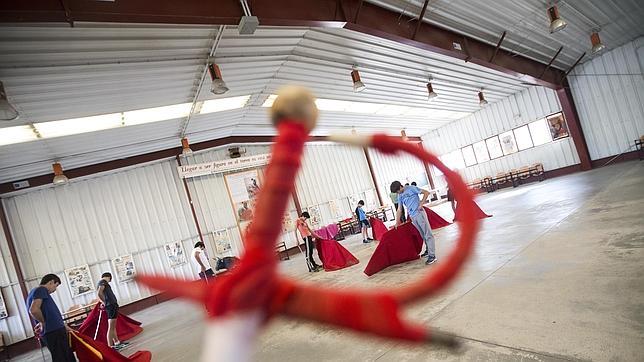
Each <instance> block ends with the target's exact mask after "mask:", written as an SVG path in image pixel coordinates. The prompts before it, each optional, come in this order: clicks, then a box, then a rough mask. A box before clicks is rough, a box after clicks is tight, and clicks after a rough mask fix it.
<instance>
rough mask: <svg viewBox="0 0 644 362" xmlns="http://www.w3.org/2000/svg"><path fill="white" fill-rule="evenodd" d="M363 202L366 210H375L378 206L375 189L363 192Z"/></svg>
mask: <svg viewBox="0 0 644 362" xmlns="http://www.w3.org/2000/svg"><path fill="white" fill-rule="evenodd" d="M364 203H365V209H366V210H375V209H377V208H378V207H379V205H378V201H376V191H375V190H367V191H366V192H365V193H364Z"/></svg>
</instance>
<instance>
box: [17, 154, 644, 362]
mask: <svg viewBox="0 0 644 362" xmlns="http://www.w3.org/2000/svg"><path fill="white" fill-rule="evenodd" d="M478 201H479V204H480V205H481V207H482V208H483V209H484V210H485V211H486V212H488V213H490V214H493V215H494V216H493V217H492V218H488V219H486V220H485V221H484V222H483V228H482V231H481V234H480V236H479V239H478V245H477V249H476V253H475V255H474V257H473V259H472V260H471V261H470V262H469V264H468V266H467V268H466V269H465V270H464V272H463V273H462V274H461V275H460V277H459V278H458V280H457V281H456V282H455V283H454V284H453V285H452V286H451V287H450V288H449V289H448V290H447V291H446V292H444V293H442V294H441V295H440V296H438V297H436V298H434V299H431V300H428V301H426V302H423V303H421V304H418V305H416V306H413V307H412V308H409V309H408V312H407V317H408V318H409V319H410V320H415V321H418V322H422V323H425V324H427V325H431V326H432V327H433V328H436V329H438V330H440V331H444V332H447V333H452V334H455V335H457V336H459V337H460V339H461V340H462V341H463V344H464V346H463V348H462V349H461V350H460V351H458V353H453V352H450V351H447V350H444V349H440V348H436V347H431V346H413V345H409V344H404V343H397V342H390V341H385V340H380V339H370V338H365V337H362V336H359V335H356V334H353V333H351V332H347V331H340V330H336V329H332V328H329V327H327V326H320V325H316V324H313V323H308V322H300V321H295V320H286V319H277V320H275V321H273V322H272V323H271V324H270V325H269V327H268V328H267V329H266V330H265V331H264V333H263V334H262V337H261V340H260V342H259V343H258V345H257V348H256V352H255V357H256V360H258V361H305V360H314V361H375V360H378V361H430V360H446V361H456V360H466V361H482V360H493V361H515V360H538V361H559V360H593V361H595V360H596V361H644V207H643V205H644V162H628V163H622V164H618V165H614V166H609V167H604V168H601V169H598V170H593V171H590V172H585V173H578V174H574V175H570V176H565V177H560V178H556V179H552V180H546V181H544V182H541V183H533V184H529V185H524V186H521V187H518V188H515V189H505V190H500V191H497V192H494V193H491V194H486V195H481V196H480V197H479V200H478ZM435 210H436V211H437V212H439V213H440V214H441V215H443V216H445V217H446V218H448V219H451V217H452V213H451V209H449V206H448V205H447V204H443V205H440V206H438V207H437V208H436V209H435ZM435 235H436V239H437V254H438V257H439V262H440V258H441V257H442V256H444V255H446V254H447V252H448V251H449V250H450V248H451V247H452V245H453V242H454V238H455V236H456V226H455V225H452V226H449V227H447V228H444V229H441V230H438V231H436V232H435ZM342 243H343V244H344V245H346V246H347V247H348V249H349V250H351V251H352V252H353V253H354V255H355V256H356V257H357V258H358V259H360V264H358V265H355V266H353V267H351V268H347V269H344V270H340V271H337V272H330V273H324V272H320V273H311V274H310V273H307V272H306V267H305V264H304V261H303V259H302V256H301V255H298V256H296V257H294V258H292V259H291V260H290V261H285V262H283V263H281V269H282V272H283V273H284V274H288V275H291V276H293V277H295V278H298V279H302V280H307V281H309V282H313V283H320V284H325V285H336V286H339V287H345V286H361V287H383V288H386V287H391V286H394V285H398V284H400V283H404V282H406V281H408V280H410V279H412V278H415V277H417V276H418V275H419V274H420V273H421V272H422V271H423V270H425V269H426V268H428V267H426V266H425V265H424V263H423V262H422V261H420V260H419V261H415V262H409V263H406V264H404V265H399V266H395V267H391V268H388V269H386V270H385V271H382V272H380V273H378V274H376V275H375V276H373V277H371V278H368V277H367V276H365V275H364V274H363V273H362V270H363V269H364V267H365V265H366V263H367V261H368V259H369V257H370V255H371V253H372V252H373V249H374V248H375V245H373V244H368V245H363V244H362V243H361V242H360V240H359V237H353V238H351V239H349V240H346V241H343V242H342ZM429 268H431V266H429ZM134 318H136V319H138V320H141V321H142V322H143V323H144V327H145V330H144V332H143V333H142V334H141V335H139V336H137V337H135V338H134V339H133V340H132V342H133V347H131V348H129V349H128V350H126V351H124V354H128V353H133V352H134V351H135V350H137V349H147V350H150V351H152V353H153V360H155V361H196V360H198V355H199V345H200V343H201V334H202V331H203V326H202V324H201V318H202V312H201V310H200V308H199V307H196V306H193V305H190V304H187V303H185V302H181V301H170V302H166V303H164V304H162V305H158V306H155V307H153V308H150V309H147V310H145V311H143V312H140V313H137V314H135V315H134ZM374 318H377V316H374ZM16 360H20V361H40V360H42V359H41V358H40V352H34V353H30V354H29V355H25V356H21V358H18V359H16ZM213 360H215V358H213Z"/></svg>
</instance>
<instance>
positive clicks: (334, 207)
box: [329, 200, 343, 219]
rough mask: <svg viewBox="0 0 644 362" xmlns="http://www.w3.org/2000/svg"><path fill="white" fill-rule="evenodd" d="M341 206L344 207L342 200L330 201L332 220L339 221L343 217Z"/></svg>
mask: <svg viewBox="0 0 644 362" xmlns="http://www.w3.org/2000/svg"><path fill="white" fill-rule="evenodd" d="M340 205H342V200H331V201H329V210H330V211H331V217H332V218H334V219H339V218H341V217H342V216H343V213H342V210H341V209H340Z"/></svg>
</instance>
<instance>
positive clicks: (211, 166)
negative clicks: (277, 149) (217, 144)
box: [177, 153, 271, 178]
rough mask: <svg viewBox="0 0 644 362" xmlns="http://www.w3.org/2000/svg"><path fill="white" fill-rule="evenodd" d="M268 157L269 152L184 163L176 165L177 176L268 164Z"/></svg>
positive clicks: (212, 172)
mask: <svg viewBox="0 0 644 362" xmlns="http://www.w3.org/2000/svg"><path fill="white" fill-rule="evenodd" d="M270 159H271V155H270V153H265V154H261V155H255V156H248V157H240V158H233V159H230V160H223V161H214V162H207V163H198V164H195V165H184V166H179V167H177V170H178V171H179V177H181V178H189V177H197V176H204V175H213V174H216V173H222V172H228V171H236V170H243V169H246V168H253V167H259V166H264V165H266V164H268V161H270Z"/></svg>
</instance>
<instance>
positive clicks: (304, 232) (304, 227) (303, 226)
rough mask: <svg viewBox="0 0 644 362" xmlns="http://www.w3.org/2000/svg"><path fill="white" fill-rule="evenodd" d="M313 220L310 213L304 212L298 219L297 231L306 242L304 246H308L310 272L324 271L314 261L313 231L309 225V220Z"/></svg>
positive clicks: (307, 255) (307, 256) (307, 254)
mask: <svg viewBox="0 0 644 362" xmlns="http://www.w3.org/2000/svg"><path fill="white" fill-rule="evenodd" d="M310 218H311V215H309V213H308V212H306V211H304V212H303V213H302V215H301V216H300V217H299V218H298V219H297V230H298V231H299V232H300V236H301V237H302V240H304V244H305V245H306V266H307V267H308V268H309V272H317V271H320V269H322V267H321V266H320V265H318V264H317V263H316V262H315V259H313V249H314V248H315V246H314V245H313V235H314V233H313V231H311V228H310V227H309V224H308V223H307V220H308V219H310ZM315 237H317V238H319V236H317V235H315Z"/></svg>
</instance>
